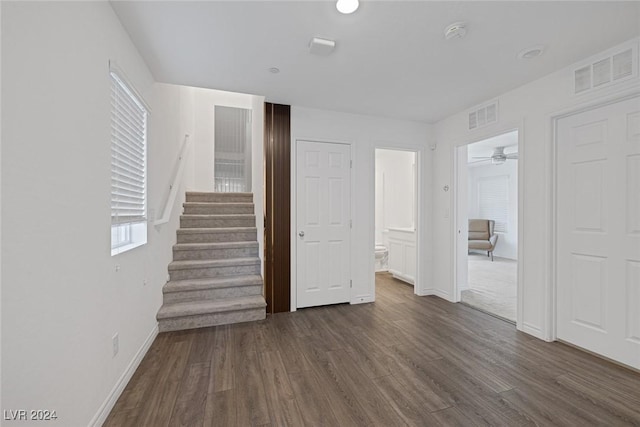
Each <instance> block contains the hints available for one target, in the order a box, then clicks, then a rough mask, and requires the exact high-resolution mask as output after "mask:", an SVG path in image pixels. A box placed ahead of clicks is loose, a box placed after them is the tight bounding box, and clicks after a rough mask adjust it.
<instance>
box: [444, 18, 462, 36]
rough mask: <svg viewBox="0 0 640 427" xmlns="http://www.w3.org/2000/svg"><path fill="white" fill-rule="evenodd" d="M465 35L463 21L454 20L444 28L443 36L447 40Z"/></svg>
mask: <svg viewBox="0 0 640 427" xmlns="http://www.w3.org/2000/svg"><path fill="white" fill-rule="evenodd" d="M466 35H467V24H466V23H464V22H454V23H453V24H450V25H448V26H447V28H445V29H444V38H445V39H447V40H450V39H461V38H463V37H464V36H466Z"/></svg>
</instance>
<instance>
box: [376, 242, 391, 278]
mask: <svg viewBox="0 0 640 427" xmlns="http://www.w3.org/2000/svg"><path fill="white" fill-rule="evenodd" d="M388 270H389V250H388V249H387V247H386V246H385V245H380V244H376V272H378V271H388Z"/></svg>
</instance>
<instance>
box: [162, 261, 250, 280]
mask: <svg viewBox="0 0 640 427" xmlns="http://www.w3.org/2000/svg"><path fill="white" fill-rule="evenodd" d="M247 274H260V264H250V265H230V266H220V267H195V268H184V269H180V270H169V277H170V278H171V280H187V279H204V278H207V277H222V276H241V275H247Z"/></svg>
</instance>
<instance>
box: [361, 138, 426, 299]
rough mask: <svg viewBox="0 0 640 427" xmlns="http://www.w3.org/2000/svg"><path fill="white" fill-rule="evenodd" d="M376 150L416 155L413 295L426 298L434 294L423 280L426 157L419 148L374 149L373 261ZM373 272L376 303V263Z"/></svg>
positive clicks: (374, 252) (374, 253)
mask: <svg viewBox="0 0 640 427" xmlns="http://www.w3.org/2000/svg"><path fill="white" fill-rule="evenodd" d="M376 150H392V151H405V152H410V153H414V154H415V155H416V158H415V162H416V175H415V188H414V203H415V212H414V215H415V219H416V223H415V227H416V231H415V233H416V276H415V280H414V283H413V293H414V294H415V295H419V296H424V295H430V294H431V293H432V292H430V291H427V290H426V289H425V285H426V284H425V282H424V281H423V280H422V278H423V277H426V276H425V275H424V274H423V270H424V269H425V268H426V265H425V263H424V262H422V235H424V230H425V218H424V216H425V215H423V212H422V206H423V205H422V203H423V200H422V173H423V171H422V168H421V167H420V164H421V162H422V158H423V156H424V153H423V150H422V149H421V148H417V147H406V146H394V145H385V144H376V145H375V146H374V147H373V162H372V164H373V174H372V175H373V180H372V182H373V183H372V187H373V197H372V198H371V199H372V203H371V209H370V212H371V217H370V219H371V224H374V227H373V231H372V233H371V241H372V242H373V246H372V247H371V248H370V251H371V256H370V258H371V259H372V260H375V258H376V247H375V246H376V245H375V240H376V230H375V223H376ZM372 267H373V268H372V271H373V274H372V275H373V285H372V289H373V300H374V301H375V296H376V275H375V271H374V270H375V261H374V263H373V265H372Z"/></svg>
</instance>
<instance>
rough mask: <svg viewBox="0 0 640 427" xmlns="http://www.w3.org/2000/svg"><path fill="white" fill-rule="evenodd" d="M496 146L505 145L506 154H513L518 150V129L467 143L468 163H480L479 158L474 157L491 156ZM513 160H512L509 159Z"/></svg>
mask: <svg viewBox="0 0 640 427" xmlns="http://www.w3.org/2000/svg"><path fill="white" fill-rule="evenodd" d="M496 147H505V149H504V154H512V153H517V152H518V131H517V130H516V131H512V132H508V133H505V134H502V135H498V136H494V137H493V138H489V139H485V140H483V141H478V142H475V143H473V144H469V145H467V161H468V163H478V162H480V160H479V159H474V157H491V155H492V154H493V150H494V149H495V148H496ZM509 161H512V160H509Z"/></svg>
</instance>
